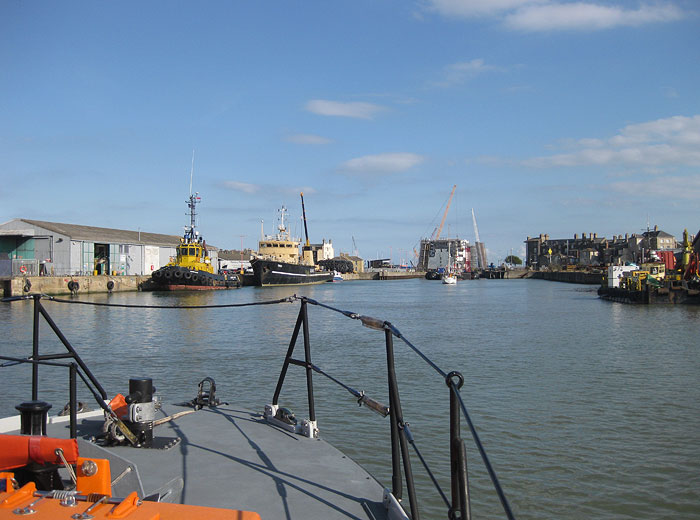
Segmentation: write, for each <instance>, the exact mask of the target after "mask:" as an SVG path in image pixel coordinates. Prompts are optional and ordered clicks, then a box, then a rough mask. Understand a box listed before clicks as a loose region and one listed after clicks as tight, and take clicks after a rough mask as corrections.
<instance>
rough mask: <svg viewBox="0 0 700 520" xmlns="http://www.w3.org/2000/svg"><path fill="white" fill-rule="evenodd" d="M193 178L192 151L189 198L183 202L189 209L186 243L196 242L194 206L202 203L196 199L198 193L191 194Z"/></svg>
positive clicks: (199, 199) (198, 198) (199, 198)
mask: <svg viewBox="0 0 700 520" xmlns="http://www.w3.org/2000/svg"><path fill="white" fill-rule="evenodd" d="M193 176H194V150H192V169H191V170H190V198H189V199H188V200H186V201H185V202H186V203H187V207H189V208H190V226H189V227H186V228H185V240H188V241H192V242H194V241H196V240H197V236H196V232H195V226H196V222H197V221H196V217H197V213H196V211H195V205H196V204H197V203H199V202H202V198H201V197H198V195H199V192H198V191H196V192H195V193H194V194H193V193H192V177H193Z"/></svg>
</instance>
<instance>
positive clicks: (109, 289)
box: [107, 280, 114, 292]
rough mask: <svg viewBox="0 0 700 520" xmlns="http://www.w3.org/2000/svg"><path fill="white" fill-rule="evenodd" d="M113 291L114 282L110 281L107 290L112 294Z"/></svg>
mask: <svg viewBox="0 0 700 520" xmlns="http://www.w3.org/2000/svg"><path fill="white" fill-rule="evenodd" d="M112 289H114V282H113V281H112V280H110V281H109V282H107V290H108V291H109V292H112Z"/></svg>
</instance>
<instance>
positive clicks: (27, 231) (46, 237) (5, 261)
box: [0, 218, 217, 277]
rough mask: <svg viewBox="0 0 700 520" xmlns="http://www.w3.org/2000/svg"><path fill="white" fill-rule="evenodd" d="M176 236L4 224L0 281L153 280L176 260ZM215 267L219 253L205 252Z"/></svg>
mask: <svg viewBox="0 0 700 520" xmlns="http://www.w3.org/2000/svg"><path fill="white" fill-rule="evenodd" d="M179 243H180V237H179V236H177V235H161V234H157V233H146V232H143V231H128V230H121V229H109V228H100V227H93V226H81V225H76V224H63V223H59V222H44V221H40V220H29V219H22V218H18V219H13V220H10V221H9V222H5V223H4V224H0V277H10V276H20V275H24V274H26V275H28V276H41V275H47V276H66V275H83V276H89V275H102V274H109V275H113V276H117V275H149V274H151V273H152V272H153V271H155V270H157V269H158V268H160V267H162V266H164V265H165V264H167V263H168V262H169V261H170V260H171V259H172V258H173V257H175V254H176V252H175V248H176V247H177V245H178V244H179ZM207 249H208V252H209V256H210V257H211V259H212V263H213V264H214V265H217V263H216V262H217V250H216V248H213V247H211V246H208V247H207Z"/></svg>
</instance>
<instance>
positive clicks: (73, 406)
mask: <svg viewBox="0 0 700 520" xmlns="http://www.w3.org/2000/svg"><path fill="white" fill-rule="evenodd" d="M77 372H78V365H77V364H75V363H71V364H70V368H69V376H68V380H69V386H70V390H69V392H70V401H69V404H68V406H69V408H70V437H71V439H75V438H76V437H77V436H78V432H77V427H78V378H77Z"/></svg>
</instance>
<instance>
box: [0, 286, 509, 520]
mask: <svg viewBox="0 0 700 520" xmlns="http://www.w3.org/2000/svg"><path fill="white" fill-rule="evenodd" d="M30 298H31V299H33V301H34V319H33V327H34V331H33V344H32V347H33V348H32V355H31V356H30V357H29V358H14V357H8V356H0V359H2V360H5V361H7V363H4V364H2V365H0V367H2V366H8V365H10V364H19V363H30V364H32V400H37V399H38V393H39V392H38V390H39V388H38V385H39V366H40V365H49V366H61V367H66V368H68V369H69V384H70V403H69V408H70V421H71V426H70V428H71V430H70V432H71V433H70V434H71V437H75V436H76V423H77V419H76V410H77V398H76V382H77V377H78V376H79V377H80V378H81V379H82V380H83V382H84V383H85V384H86V386H87V387H88V388H89V389H90V391H91V392H92V394H93V396H94V397H95V400H96V401H97V403H98V404H99V405H100V406H101V407H102V408H103V409H104V410H105V411H106V412H108V413H109V414H111V415H113V416H114V412H113V411H112V410H111V408H109V406H108V405H107V404H106V402H105V401H106V399H107V394H106V392H105V391H104V389H103V388H102V386H101V385H100V383H99V382H98V381H97V379H96V378H95V377H94V375H93V374H92V373H91V372H90V370H89V369H88V367H87V366H86V365H85V363H84V362H83V361H82V359H81V358H80V356H79V355H78V353H77V352H76V351H75V349H74V348H73V347H72V345H71V344H70V343H69V342H68V340H67V339H66V337H65V336H64V335H63V333H62V332H61V331H60V329H59V328H58V327H57V325H56V324H55V323H54V321H53V320H52V319H51V317H50V316H49V314H48V313H47V312H46V309H45V308H44V306H43V305H42V303H41V299H42V298H44V299H49V300H51V301H55V302H59V303H70V304H80V305H91V306H102V307H127V308H161V309H166V308H167V309H173V308H179V309H193V308H197V309H201V308H231V307H247V306H254V305H274V304H279V303H289V302H293V301H300V303H301V306H300V309H299V314H298V316H297V320H296V323H295V326H294V329H293V333H292V337H291V340H290V343H289V347H288V350H287V354H286V356H285V359H284V362H283V364H282V369H281V371H280V375H279V378H278V381H277V385H276V387H275V391H274V395H273V400H272V404H273V405H275V406H276V405H278V402H279V397H280V394H281V391H282V387H283V385H284V381H285V378H286V376H287V371H288V368H289V366H290V365H295V366H300V367H302V368H304V370H305V376H306V394H307V400H308V409H309V419H310V421H314V422H315V421H316V407H315V399H314V387H313V373H314V372H316V373H318V374H320V375H323V376H325V377H327V378H328V379H330V380H331V381H333V382H335V383H336V384H338V385H339V386H341V387H343V388H344V389H345V390H347V391H348V392H350V393H351V394H352V395H353V396H354V397H356V398H357V401H358V403H359V404H361V405H365V406H366V407H368V408H370V409H371V410H373V411H375V412H377V413H379V414H380V415H383V416H389V419H390V433H391V468H392V472H391V473H392V474H391V492H392V494H393V495H394V497H395V498H396V499H397V500H401V498H402V496H403V487H404V483H403V479H404V478H405V487H406V492H407V494H408V502H409V507H410V512H411V519H412V520H420V511H419V506H418V498H417V495H416V489H415V481H414V475H413V469H412V465H411V457H410V453H409V445H410V446H411V447H412V448H413V450H414V451H415V452H416V455H417V457H418V458H419V459H420V462H421V464H422V466H423V467H424V469H425V470H426V472H427V474H428V476H429V478H430V479H431V481H432V483H433V485H434V486H435V488H436V489H437V492H438V493H439V494H440V496H441V498H442V500H443V502H444V503H445V505H446V506H447V509H448V518H450V519H454V520H457V519H459V520H463V519H471V503H470V493H469V474H468V468H467V454H466V449H465V444H464V441H463V439H462V437H461V431H460V426H461V419H462V417H463V418H464V419H465V421H466V423H467V425H468V427H469V431H470V433H471V437H472V439H473V441H474V444H475V446H476V448H477V450H478V451H479V454H480V455H481V458H482V461H483V462H484V465H485V467H486V470H487V472H488V475H489V477H490V479H491V482H492V484H493V486H494V489H495V491H496V494H497V495H498V498H499V500H500V502H501V505H502V507H503V511H504V513H505V516H506V518H508V519H514V518H515V517H514V515H513V512H512V510H511V508H510V504H509V503H508V500H507V498H506V496H505V493H504V492H503V489H502V487H501V484H500V482H499V480H498V477H497V476H496V473H495V471H494V469H493V466H492V465H491V463H490V461H489V458H488V456H487V454H486V451H485V450H484V447H483V445H482V443H481V440H480V439H479V435H478V434H477V432H476V429H475V427H474V424H473V421H472V419H471V417H470V415H469V412H468V410H467V407H466V405H465V403H464V400H463V398H462V396H461V393H460V388H461V387H462V385H463V384H464V377H463V376H462V374H460V373H459V372H457V371H451V372H449V373H446V372H444V371H443V370H442V369H440V368H439V367H438V366H437V365H436V364H435V363H434V362H433V361H431V360H430V359H429V358H428V357H427V356H426V355H425V354H424V353H423V352H421V351H420V349H418V348H417V347H416V346H415V345H413V344H412V343H411V342H410V341H409V340H408V339H407V338H405V337H404V336H403V334H401V332H400V331H399V330H398V329H397V328H396V327H395V326H393V325H392V324H391V323H390V322H388V321H383V320H380V319H377V318H373V317H370V316H364V315H361V314H358V313H354V312H349V311H344V310H341V309H337V308H335V307H331V306H329V305H326V304H323V303H321V302H318V301H316V300H313V299H310V298H307V297H297V296H291V297H288V298H283V299H279V300H270V301H262V302H254V303H239V304H221V305H129V304H111V303H97V302H87V301H80V300H65V299H60V298H55V297H51V296H45V295H38V294H35V295H26V296H17V297H11V298H5V299H3V300H2V301H3V302H6V301H15V300H26V299H30ZM308 305H314V306H318V307H321V308H324V309H328V310H330V311H334V312H336V313H340V314H342V315H343V316H345V317H347V318H350V319H353V320H358V321H360V322H361V323H362V325H363V326H365V327H367V328H370V329H373V330H377V331H382V332H383V333H384V334H383V336H384V345H385V350H386V361H387V364H386V371H387V384H388V391H389V406H388V407H386V406H383V405H382V404H380V403H379V402H377V401H375V400H374V399H372V398H370V397H369V396H367V395H365V394H364V392H360V391H357V390H355V389H353V388H352V387H350V386H348V385H346V384H344V383H342V382H341V381H339V380H338V379H336V378H334V377H333V376H331V375H330V374H328V373H326V372H325V371H324V370H322V369H321V368H320V367H318V366H316V365H314V364H313V363H312V360H311V341H310V332H309V315H308ZM42 317H43V318H44V320H45V321H46V322H47V323H48V325H49V327H51V329H52V330H53V332H54V334H55V335H56V336H57V337H58V338H59V340H60V341H61V343H63V345H64V346H65V347H66V349H67V352H66V353H59V354H40V352H39V322H40V318H42ZM300 333H301V334H302V335H303V348H304V359H303V360H299V359H295V358H294V357H293V354H294V350H295V347H296V345H297V342H298V339H299V334H300ZM394 338H397V339H399V340H401V341H402V342H403V343H404V344H405V345H406V346H408V347H409V348H410V349H411V350H412V351H414V352H415V353H416V354H417V355H418V356H419V357H420V358H421V359H422V360H423V361H425V362H426V363H427V364H428V365H429V366H430V367H431V368H432V369H433V370H434V371H435V372H437V373H438V374H439V376H440V377H441V378H442V379H443V380H444V381H445V383H446V385H447V387H448V392H449V410H450V425H449V433H450V435H449V438H450V440H449V460H450V488H451V489H450V491H451V500H450V499H448V497H447V495H446V494H445V492H444V491H443V490H442V489H441V488H440V485H439V483H438V481H437V479H436V478H435V476H434V473H433V472H432V471H431V469H430V468H429V466H428V464H427V463H426V461H425V458H424V457H423V455H422V453H421V452H420V450H419V449H418V445H417V443H416V440H415V438H414V436H413V434H412V433H411V429H410V426H409V423H408V422H406V421H405V420H404V417H403V411H402V408H401V397H400V393H399V387H398V381H397V376H396V369H395V361H394ZM66 358H69V359H72V360H73V361H71V362H70V363H58V362H56V360H59V359H66ZM125 433H127V432H125ZM402 467H403V477H402Z"/></svg>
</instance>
